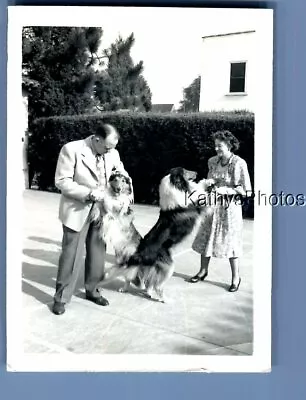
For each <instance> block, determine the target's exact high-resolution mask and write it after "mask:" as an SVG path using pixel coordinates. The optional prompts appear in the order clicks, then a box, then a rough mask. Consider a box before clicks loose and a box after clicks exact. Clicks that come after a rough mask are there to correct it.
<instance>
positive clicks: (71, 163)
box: [52, 124, 133, 315]
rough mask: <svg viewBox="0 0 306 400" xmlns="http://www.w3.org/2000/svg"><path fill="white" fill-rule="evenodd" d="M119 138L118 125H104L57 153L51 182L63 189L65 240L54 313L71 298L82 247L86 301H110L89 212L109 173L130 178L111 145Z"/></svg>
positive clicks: (99, 245)
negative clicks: (102, 287)
mask: <svg viewBox="0 0 306 400" xmlns="http://www.w3.org/2000/svg"><path fill="white" fill-rule="evenodd" d="M118 140H119V134H118V132H117V131H116V129H115V128H114V127H113V126H111V125H108V124H104V125H102V126H101V127H99V129H98V130H97V132H96V134H94V135H92V136H89V137H88V138H86V139H85V140H77V141H73V142H70V143H67V144H66V145H64V146H63V147H62V149H61V151H60V154H59V158H58V162H57V167H56V173H55V185H56V187H57V188H58V189H59V190H60V191H61V198H60V206H59V219H60V220H61V222H62V224H63V240H62V252H61V255H60V258H59V266H58V273H57V279H56V293H55V295H54V304H53V309H52V311H53V313H54V314H56V315H60V314H63V313H64V312H65V304H67V303H69V302H70V300H71V297H72V295H73V292H74V290H75V286H76V283H77V279H78V276H79V272H80V269H81V267H82V260H83V250H84V245H86V258H85V290H86V299H87V300H90V301H93V302H94V303H96V304H98V305H101V306H107V305H108V304H109V303H108V300H107V299H106V298H104V297H103V296H102V295H101V294H100V291H99V288H98V286H99V282H101V281H102V280H103V277H104V264H105V254H106V246H105V243H103V242H102V240H101V239H100V238H98V229H97V227H95V225H94V224H92V223H90V220H89V215H90V211H91V209H92V207H93V204H94V202H95V201H101V200H102V199H103V192H104V190H105V186H106V183H107V182H108V179H109V177H110V175H111V174H112V172H113V171H115V170H116V171H120V172H122V173H124V174H126V175H127V176H128V174H127V172H126V171H125V169H124V166H123V164H122V162H121V160H120V156H119V153H118V151H117V150H116V149H115V147H116V146H117V143H118ZM131 201H133V199H131Z"/></svg>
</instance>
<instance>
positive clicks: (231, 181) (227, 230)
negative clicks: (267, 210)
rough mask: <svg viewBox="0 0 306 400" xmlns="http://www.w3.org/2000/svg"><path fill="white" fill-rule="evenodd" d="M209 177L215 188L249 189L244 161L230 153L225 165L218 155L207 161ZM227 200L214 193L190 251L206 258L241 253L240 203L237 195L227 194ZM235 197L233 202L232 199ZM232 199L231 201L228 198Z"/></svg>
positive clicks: (249, 183) (237, 255) (231, 255)
mask: <svg viewBox="0 0 306 400" xmlns="http://www.w3.org/2000/svg"><path fill="white" fill-rule="evenodd" d="M208 168H209V171H208V176H207V178H213V179H215V180H216V186H217V187H224V186H226V187H229V188H232V189H234V188H237V189H238V188H239V187H240V189H243V190H244V191H245V192H247V191H251V182H250V176H249V173H248V168H247V164H246V162H245V161H244V160H243V159H242V158H240V157H239V156H237V155H232V156H231V158H230V160H229V162H228V164H227V165H226V166H222V165H221V162H220V158H219V157H218V156H215V157H212V158H210V159H209V160H208ZM226 197H227V199H228V201H227V200H225V201H224V197H223V199H221V196H218V195H217V198H218V201H216V202H214V201H212V204H213V212H212V213H208V214H207V215H205V217H204V218H203V220H202V223H201V225H200V228H199V231H198V233H197V235H196V237H195V239H194V242H193V244H192V248H193V250H195V251H196V252H197V253H200V254H202V255H203V256H206V257H217V258H231V257H240V256H241V255H242V227H243V220H242V206H241V201H237V196H236V197H235V198H234V197H233V196H226ZM235 199H236V201H235ZM230 200H231V201H230Z"/></svg>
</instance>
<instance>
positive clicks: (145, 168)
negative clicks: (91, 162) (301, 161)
mask: <svg viewBox="0 0 306 400" xmlns="http://www.w3.org/2000/svg"><path fill="white" fill-rule="evenodd" d="M105 122H106V123H110V124H112V125H114V126H115V127H116V128H117V130H118V132H119V133H120V135H121V140H120V142H119V144H118V150H119V152H120V156H121V159H122V161H123V163H124V165H125V168H126V169H127V171H128V172H129V174H130V175H131V177H132V179H133V184H134V190H135V202H138V203H147V204H157V201H158V184H159V181H160V179H161V178H162V177H163V176H164V175H165V174H166V173H167V172H168V171H169V169H170V168H172V167H175V166H182V167H185V168H187V169H192V170H196V171H198V173H199V175H200V177H206V175H207V160H208V158H209V157H211V156H213V155H215V151H214V143H213V141H212V138H211V135H212V133H213V132H215V131H217V130H221V129H227V130H229V131H231V132H232V133H233V134H234V135H235V136H236V137H237V138H238V139H239V141H240V149H239V151H238V152H237V154H238V155H240V156H241V157H242V158H243V159H245V161H246V162H247V164H248V167H249V172H250V176H251V181H252V184H253V176H254V116H253V114H250V113H246V112H243V113H237V112H233V113H228V112H214V113H194V114H193V113H192V114H153V113H129V112H121V113H118V112H115V113H103V114H101V115H98V116H97V115H80V116H63V117H51V118H40V119H37V120H36V121H34V123H33V125H32V126H31V136H30V138H29V163H30V169H31V170H32V171H35V173H36V176H37V182H38V186H39V189H42V190H56V189H55V187H54V173H55V168H56V162H57V157H58V154H59V151H60V148H61V147H62V146H63V145H64V144H65V143H67V142H69V141H71V140H78V139H84V138H86V137H87V136H89V135H92V134H93V133H95V131H96V129H97V127H98V126H99V125H100V124H102V123H105ZM251 208H252V207H251ZM250 213H252V211H251V212H248V214H249V215H250ZM250 216H251V215H250Z"/></svg>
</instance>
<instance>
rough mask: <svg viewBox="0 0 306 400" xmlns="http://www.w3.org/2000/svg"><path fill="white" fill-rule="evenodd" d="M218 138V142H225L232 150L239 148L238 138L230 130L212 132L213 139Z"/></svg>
mask: <svg viewBox="0 0 306 400" xmlns="http://www.w3.org/2000/svg"><path fill="white" fill-rule="evenodd" d="M216 139H218V140H220V142H225V143H226V144H227V145H228V147H229V149H230V150H231V151H233V152H235V151H237V150H238V149H239V145H240V143H239V140H238V139H237V138H236V136H234V135H233V134H232V133H231V132H230V131H217V132H215V133H214V134H213V140H216Z"/></svg>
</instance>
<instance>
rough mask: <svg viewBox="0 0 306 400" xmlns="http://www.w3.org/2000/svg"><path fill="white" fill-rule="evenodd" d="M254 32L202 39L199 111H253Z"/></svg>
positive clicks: (233, 33) (254, 75)
mask: <svg viewBox="0 0 306 400" xmlns="http://www.w3.org/2000/svg"><path fill="white" fill-rule="evenodd" d="M255 37H256V31H255V30H244V31H237V32H229V33H222V34H217V35H209V36H204V37H203V38H202V41H203V42H202V53H201V58H202V61H201V92H200V107H199V111H212V110H214V111H220V110H225V111H232V110H248V111H254V107H255V105H254V102H255V93H254V92H255V85H256V79H258V78H259V77H257V76H256V70H255V68H256V67H255V56H256V52H255V46H256V43H255Z"/></svg>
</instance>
